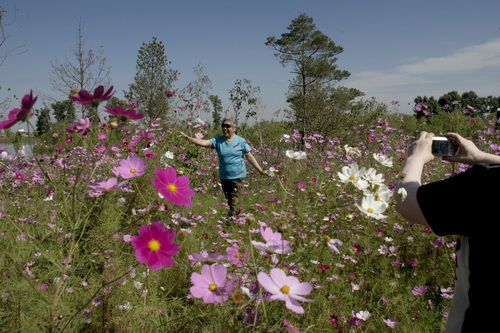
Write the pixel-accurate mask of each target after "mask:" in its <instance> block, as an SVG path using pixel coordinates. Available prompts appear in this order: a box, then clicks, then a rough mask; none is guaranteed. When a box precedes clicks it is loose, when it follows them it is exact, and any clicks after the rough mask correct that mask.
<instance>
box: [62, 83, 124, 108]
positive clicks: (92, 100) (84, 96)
mask: <svg viewBox="0 0 500 333" xmlns="http://www.w3.org/2000/svg"><path fill="white" fill-rule="evenodd" d="M112 90H113V86H111V88H109V89H108V90H107V91H106V92H105V91H104V87H103V86H99V87H97V88H95V90H94V94H93V95H92V94H91V93H89V92H88V91H87V90H83V89H82V90H80V91H79V92H78V96H69V98H71V99H72V100H73V101H75V102H76V103H78V104H83V105H87V104H92V105H93V106H97V105H99V103H100V102H102V101H105V100H108V99H110V98H111V97H112V96H113V94H114V93H115V92H114V91H113V92H111V91H112Z"/></svg>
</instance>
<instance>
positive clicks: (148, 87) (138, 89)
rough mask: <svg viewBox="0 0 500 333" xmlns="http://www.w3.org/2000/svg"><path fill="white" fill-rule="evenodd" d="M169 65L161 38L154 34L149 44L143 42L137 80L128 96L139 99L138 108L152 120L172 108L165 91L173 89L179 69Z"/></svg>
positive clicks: (130, 86)
mask: <svg viewBox="0 0 500 333" xmlns="http://www.w3.org/2000/svg"><path fill="white" fill-rule="evenodd" d="M169 65H170V61H168V59H167V56H166V53H165V46H164V45H163V42H162V41H158V40H157V39H156V37H153V38H152V39H151V41H150V42H149V43H142V46H141V48H140V49H139V54H138V56H137V65H136V74H135V76H134V83H132V84H130V85H129V91H128V92H127V93H126V94H125V98H127V99H128V100H138V101H140V104H139V107H138V108H137V111H138V112H140V113H145V114H146V115H147V118H148V119H149V121H151V120H154V119H156V118H158V117H162V116H165V115H167V111H168V110H169V108H170V106H169V103H168V100H167V99H166V98H165V96H164V93H165V91H166V90H172V88H173V84H174V82H175V81H176V80H177V76H178V72H177V71H176V70H173V69H169V68H168V66H169Z"/></svg>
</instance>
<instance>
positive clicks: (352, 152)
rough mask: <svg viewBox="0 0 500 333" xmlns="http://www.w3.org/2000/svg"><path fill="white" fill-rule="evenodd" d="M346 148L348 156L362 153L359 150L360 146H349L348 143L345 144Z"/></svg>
mask: <svg viewBox="0 0 500 333" xmlns="http://www.w3.org/2000/svg"><path fill="white" fill-rule="evenodd" d="M344 150H345V153H346V155H348V156H354V157H356V156H360V155H361V151H360V150H359V148H356V147H349V146H348V145H344Z"/></svg>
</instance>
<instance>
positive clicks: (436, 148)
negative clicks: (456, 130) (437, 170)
mask: <svg viewBox="0 0 500 333" xmlns="http://www.w3.org/2000/svg"><path fill="white" fill-rule="evenodd" d="M432 155H435V156H453V155H455V150H454V149H453V143H452V142H451V140H450V139H449V138H446V137H444V136H435V137H433V138H432Z"/></svg>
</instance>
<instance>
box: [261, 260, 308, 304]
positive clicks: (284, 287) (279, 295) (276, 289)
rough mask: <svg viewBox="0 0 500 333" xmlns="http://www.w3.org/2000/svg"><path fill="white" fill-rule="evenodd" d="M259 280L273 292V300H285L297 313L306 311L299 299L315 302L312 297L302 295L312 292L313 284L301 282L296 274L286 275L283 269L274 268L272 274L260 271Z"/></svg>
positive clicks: (265, 287)
mask: <svg viewBox="0 0 500 333" xmlns="http://www.w3.org/2000/svg"><path fill="white" fill-rule="evenodd" d="M257 280H258V281H259V283H260V285H261V286H262V287H263V288H264V289H266V290H267V291H268V292H270V293H271V294H272V295H271V297H270V298H271V300H273V301H276V300H278V301H283V302H285V305H286V307H287V308H288V309H289V310H291V311H293V312H295V313H304V308H302V306H300V304H299V302H297V301H302V302H313V300H311V299H306V298H304V297H302V295H308V294H309V293H310V292H311V290H312V284H310V283H309V282H300V281H299V279H297V278H296V277H295V276H286V274H285V272H284V271H283V270H282V269H279V268H272V269H271V274H270V275H267V274H266V273H263V272H260V273H259V274H258V275H257Z"/></svg>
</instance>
